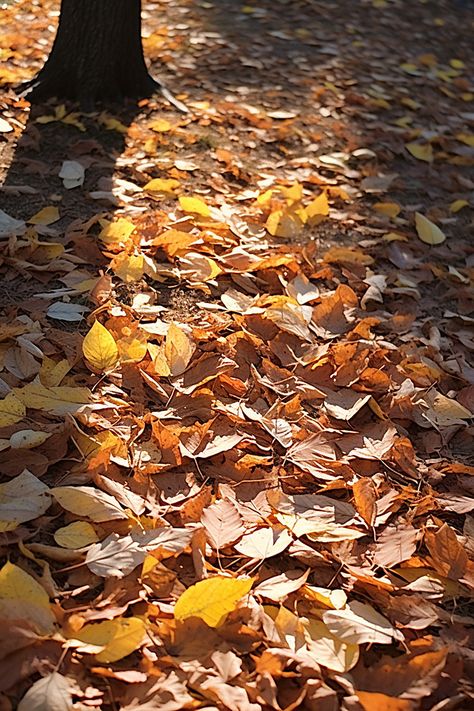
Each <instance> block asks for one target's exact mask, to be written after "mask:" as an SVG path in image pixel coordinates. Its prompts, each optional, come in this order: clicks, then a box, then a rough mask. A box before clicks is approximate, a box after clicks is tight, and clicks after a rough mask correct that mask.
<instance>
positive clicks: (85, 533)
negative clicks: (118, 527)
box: [54, 521, 99, 550]
mask: <svg viewBox="0 0 474 711" xmlns="http://www.w3.org/2000/svg"><path fill="white" fill-rule="evenodd" d="M54 540H55V541H56V543H57V544H58V546H62V547H63V548H70V549H71V550H74V549H76V548H84V547H85V546H89V545H90V544H91V543H96V542H97V541H98V540H99V538H98V536H97V533H96V532H95V528H94V527H93V526H91V524H90V523H87V521H74V522H73V523H70V524H69V525H68V526H63V528H58V530H57V531H56V532H55V534H54Z"/></svg>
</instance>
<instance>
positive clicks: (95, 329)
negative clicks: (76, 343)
mask: <svg viewBox="0 0 474 711" xmlns="http://www.w3.org/2000/svg"><path fill="white" fill-rule="evenodd" d="M82 352H83V354H84V357H85V359H86V360H87V361H88V362H89V363H90V364H91V365H92V367H93V368H95V369H96V370H100V371H104V370H112V368H114V367H115V366H116V364H117V361H118V357H119V352H118V348H117V344H116V343H115V340H114V337H113V336H112V334H111V333H110V331H107V329H106V328H105V326H102V324H101V323H100V322H99V321H95V322H94V325H93V326H92V328H91V330H90V331H89V333H88V334H87V335H86V337H85V338H84V340H83V342H82Z"/></svg>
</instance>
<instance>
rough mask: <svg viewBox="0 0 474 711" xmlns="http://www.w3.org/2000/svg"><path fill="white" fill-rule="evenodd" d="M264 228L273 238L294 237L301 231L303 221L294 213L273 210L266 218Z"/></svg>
mask: <svg viewBox="0 0 474 711" xmlns="http://www.w3.org/2000/svg"><path fill="white" fill-rule="evenodd" d="M265 227H266V228H267V231H268V232H269V233H270V234H271V235H273V236H274V237H296V236H297V235H299V234H300V232H301V230H302V229H303V221H302V220H301V219H300V217H299V216H298V215H297V214H296V213H295V212H287V211H286V210H275V212H271V213H270V215H269V216H268V219H267V221H266V223H265Z"/></svg>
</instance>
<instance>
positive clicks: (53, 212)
mask: <svg viewBox="0 0 474 711" xmlns="http://www.w3.org/2000/svg"><path fill="white" fill-rule="evenodd" d="M58 220H59V210H58V208H57V207H56V206H55V205H50V206H49V207H43V209H42V210H40V211H39V212H37V213H36V214H34V215H33V217H30V219H29V220H28V222H29V224H30V225H52V224H53V222H57V221H58Z"/></svg>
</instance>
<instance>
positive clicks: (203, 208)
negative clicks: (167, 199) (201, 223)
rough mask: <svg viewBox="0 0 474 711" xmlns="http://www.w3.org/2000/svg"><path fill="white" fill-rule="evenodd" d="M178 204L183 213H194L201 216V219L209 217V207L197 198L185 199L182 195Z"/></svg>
mask: <svg viewBox="0 0 474 711" xmlns="http://www.w3.org/2000/svg"><path fill="white" fill-rule="evenodd" d="M179 204H180V205H181V209H182V210H184V212H194V213H195V214H196V215H201V216H202V217H209V215H210V214H211V211H210V209H209V206H208V205H206V203H205V202H204V200H201V198H198V197H187V196H185V195H182V196H181V197H180V198H179Z"/></svg>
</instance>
